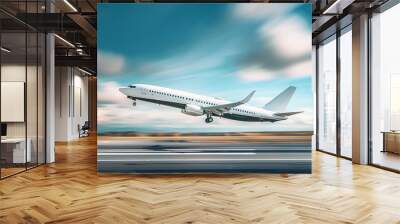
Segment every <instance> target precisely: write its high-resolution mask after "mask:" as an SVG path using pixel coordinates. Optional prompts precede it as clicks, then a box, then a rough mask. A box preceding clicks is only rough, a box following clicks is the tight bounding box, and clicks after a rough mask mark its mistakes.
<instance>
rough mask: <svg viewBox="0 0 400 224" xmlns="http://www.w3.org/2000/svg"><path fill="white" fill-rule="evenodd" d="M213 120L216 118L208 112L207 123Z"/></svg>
mask: <svg viewBox="0 0 400 224" xmlns="http://www.w3.org/2000/svg"><path fill="white" fill-rule="evenodd" d="M213 121H214V119H213V118H212V117H211V114H207V118H206V123H211V122H213Z"/></svg>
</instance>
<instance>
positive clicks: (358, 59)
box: [352, 15, 368, 164]
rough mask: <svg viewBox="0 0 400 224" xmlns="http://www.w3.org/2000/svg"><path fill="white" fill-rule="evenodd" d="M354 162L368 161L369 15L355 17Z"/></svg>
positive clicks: (353, 84) (362, 162)
mask: <svg viewBox="0 0 400 224" xmlns="http://www.w3.org/2000/svg"><path fill="white" fill-rule="evenodd" d="M352 28H353V34H352V37H353V40H352V43H353V59H352V61H353V80H352V81H353V83H352V86H353V90H352V91H353V100H352V101H353V102H352V104H353V105H352V106H353V114H352V115H353V116H352V121H353V128H352V129H353V130H352V132H353V136H352V144H353V153H352V157H353V162H354V163H358V164H367V163H368V15H361V16H360V17H357V18H355V19H353V25H352Z"/></svg>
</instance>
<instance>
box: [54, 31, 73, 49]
mask: <svg viewBox="0 0 400 224" xmlns="http://www.w3.org/2000/svg"><path fill="white" fill-rule="evenodd" d="M54 36H55V37H57V38H58V39H59V40H61V41H62V42H64V43H66V44H67V45H68V46H70V47H73V48H75V45H73V44H72V43H71V42H69V41H68V40H66V39H64V38H62V37H60V36H59V35H58V34H54Z"/></svg>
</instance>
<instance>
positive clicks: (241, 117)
mask: <svg viewBox="0 0 400 224" xmlns="http://www.w3.org/2000/svg"><path fill="white" fill-rule="evenodd" d="M295 90H296V87H294V86H290V87H288V88H287V89H285V90H284V91H283V92H282V93H280V94H279V95H278V96H276V97H275V98H274V99H272V100H271V101H270V102H269V103H267V104H265V106H264V107H263V108H258V107H253V106H249V105H245V104H246V103H247V102H249V100H250V99H251V97H252V96H253V95H254V93H255V91H253V92H251V93H250V94H249V95H248V96H247V97H246V98H244V99H243V100H240V101H237V102H229V101H226V100H222V99H219V98H215V97H208V96H203V95H198V94H194V93H189V92H185V91H180V90H175V89H169V88H165V87H160V86H153V85H146V84H134V85H129V86H128V87H125V88H120V89H119V91H120V92H122V93H123V94H124V95H126V96H127V97H128V98H129V99H131V100H133V106H136V100H141V101H147V102H151V103H155V104H160V105H166V106H170V107H175V108H179V109H181V111H182V113H184V114H188V115H192V116H203V115H206V120H205V121H206V123H210V122H212V121H213V116H215V117H224V118H227V119H232V120H238V121H253V122H254V121H255V122H263V121H268V122H276V121H282V120H286V119H287V117H288V116H291V115H294V114H298V113H302V112H303V111H296V112H285V110H286V106H287V104H288V103H289V100H290V98H291V97H292V96H293V94H294V92H295Z"/></svg>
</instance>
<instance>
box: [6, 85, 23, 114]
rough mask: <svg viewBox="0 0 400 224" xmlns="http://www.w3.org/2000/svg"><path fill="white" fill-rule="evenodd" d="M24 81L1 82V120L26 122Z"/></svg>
mask: <svg viewBox="0 0 400 224" xmlns="http://www.w3.org/2000/svg"><path fill="white" fill-rule="evenodd" d="M24 101H25V87H24V82H1V122H24Z"/></svg>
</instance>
